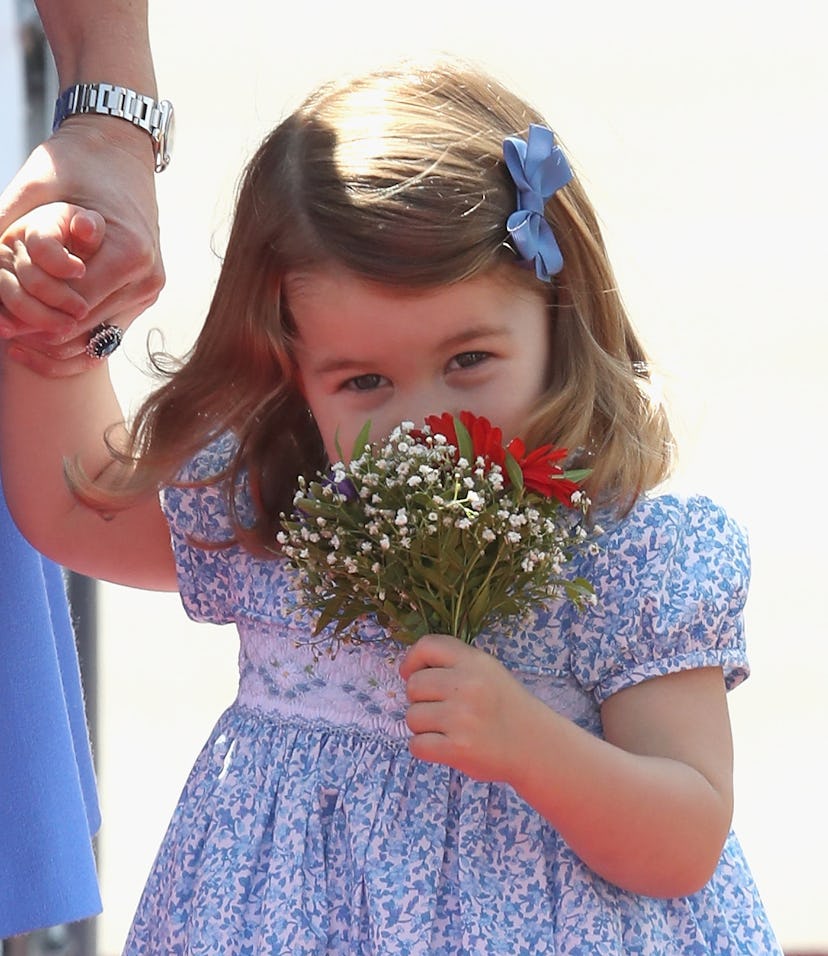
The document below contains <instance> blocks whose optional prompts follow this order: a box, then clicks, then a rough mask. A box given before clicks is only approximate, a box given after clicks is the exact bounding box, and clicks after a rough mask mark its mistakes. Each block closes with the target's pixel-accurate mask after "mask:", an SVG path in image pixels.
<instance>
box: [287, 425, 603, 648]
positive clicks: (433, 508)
mask: <svg viewBox="0 0 828 956" xmlns="http://www.w3.org/2000/svg"><path fill="white" fill-rule="evenodd" d="M463 414H464V415H466V414H468V413H463ZM472 418H473V416H472ZM450 419H451V417H450V416H435V417H434V418H430V419H429V420H428V421H427V422H426V423H425V425H424V426H423V427H422V428H415V426H414V424H413V423H412V422H403V423H402V424H401V425H400V426H398V427H397V428H395V429H394V430H393V432H392V433H391V435H390V436H389V437H388V439H386V440H385V441H384V442H383V443H382V444H381V446H375V445H370V444H367V442H366V441H365V440H364V439H365V437H366V436H367V435H368V429H367V426H366V428H365V429H363V432H362V433H361V434H360V439H359V440H358V442H356V443H355V448H354V451H353V453H352V455H351V458H350V460H349V462H348V465H347V466H345V465H343V463H342V462H336V463H334V465H333V466H332V468H331V470H330V472H329V473H328V475H327V476H322V475H320V476H318V478H317V479H315V480H310V481H309V480H307V479H306V478H305V477H304V476H301V477H300V478H299V480H298V490H297V492H296V495H295V496H294V508H295V513H294V514H293V516H292V517H290V518H287V517H285V516H284V515H283V516H282V529H281V530H280V531H279V532H278V534H277V535H276V541H277V543H278V544H279V545H280V546H281V550H282V553H283V554H284V555H285V556H286V558H287V559H288V560H289V561H290V562H291V563H292V564H294V566H295V567H296V568H297V569H298V572H299V573H298V575H297V586H298V587H300V588H301V589H302V592H303V593H304V596H305V599H304V601H303V602H301V603H303V604H304V605H305V606H309V607H312V608H315V609H316V610H317V611H319V619H318V623H317V630H316V633H322V631H323V629H324V628H325V626H326V625H328V624H332V625H333V626H334V629H335V632H334V640H336V639H337V636H338V635H341V634H342V635H347V636H348V637H352V636H354V635H355V634H356V633H358V632H356V631H354V628H358V627H359V626H360V625H359V621H360V619H361V618H362V617H364V616H365V615H370V614H376V615H378V617H379V619H380V622H381V623H383V624H385V623H386V622H387V623H388V626H389V628H390V635H391V636H396V637H399V639H401V640H406V641H410V640H412V639H415V638H416V637H417V636H419V635H420V634H423V633H426V632H429V631H436V632H442V633H450V634H456V635H457V636H458V637H461V638H462V639H463V640H472V639H473V638H474V636H475V635H476V634H477V633H478V632H479V631H480V630H481V629H482V628H484V627H491V626H492V625H493V624H495V623H497V622H498V621H500V620H501V619H503V618H504V617H507V616H509V615H511V614H518V615H520V614H524V613H525V612H526V610H527V608H528V607H530V606H531V605H532V604H534V603H537V602H539V601H548V600H551V599H556V598H559V597H560V596H561V595H562V594H564V593H565V594H566V596H567V597H568V598H570V599H571V600H573V601H576V603H578V604H579V606H582V607H585V606H587V605H588V600H587V599H589V600H590V601H591V600H592V598H593V595H592V592H591V589H590V588H589V585H588V584H587V582H585V581H582V580H580V579H575V580H567V579H565V578H564V577H563V569H564V568H565V566H566V563H567V562H568V561H569V558H570V557H571V555H572V553H573V552H574V550H575V549H576V548H578V547H581V546H582V545H583V544H584V543H586V545H587V547H586V548H584V550H585V552H586V553H588V554H591V553H593V552H594V551H595V550H597V545H596V544H595V543H594V541H593V540H592V536H590V534H589V533H588V532H587V531H586V529H585V527H584V522H582V521H581V520H580V519H579V515H578V514H574V513H572V512H570V511H567V510H566V505H565V504H564V503H561V502H559V501H558V500H557V498H555V497H554V496H553V494H552V492H543V493H542V492H541V491H538V490H534V491H531V490H528V489H526V488H524V487H522V485H521V484H520V483H518V485H517V486H515V485H513V481H516V480H517V479H516V471H515V468H517V469H518V470H519V471H520V470H521V469H522V468H523V467H524V466H523V464H521V461H523V458H522V456H523V455H524V451H523V446H522V445H521V446H520V449H519V450H518V451H517V452H516V455H517V456H518V457H516V458H512V459H511V461H510V460H509V457H508V455H509V454H511V453H510V452H508V450H507V449H505V448H504V447H503V446H502V445H498V442H499V441H500V439H499V438H496V437H495V436H494V432H492V431H491V426H490V425H489V423H488V422H485V420H484V419H478V420H477V422H478V423H481V424H479V425H476V430H475V431H474V434H475V435H476V436H478V437H476V438H474V439H472V438H471V435H472V432H471V431H467V432H465V433H464V431H463V429H464V428H465V425H464V424H463V418H462V416H461V418H460V419H459V420H458V419H453V422H454V423H455V424H454V425H453V426H452V427H451V428H448V427H447V425H446V422H447V421H448V420H450ZM487 429H489V430H488V431H487ZM499 434H500V433H499V432H498V433H497V435H498V436H499ZM480 435H483V436H484V437H483V439H482V444H481V445H479V446H478V445H477V442H478V439H479V437H480ZM509 447H510V448H511V445H510V446H509ZM544 451H545V449H538V450H537V451H536V452H533V453H532V455H531V456H530V457H531V469H532V471H531V476H532V480H533V481H536V482H537V481H540V482H541V487H543V485H542V482H543V481H544V480H545V479H544V478H543V475H542V472H541V471H539V470H538V469H539V467H540V466H539V464H538V463H539V462H540V463H541V465H542V463H543V462H544V461H545V459H544V458H543V453H544ZM526 460H527V461H528V460H529V459H526ZM549 460H550V461H555V460H557V458H554V457H550V459H549ZM507 465H508V468H507V467H506V466H507ZM558 471H559V472H560V469H558ZM520 474H522V471H520ZM520 474H518V476H517V477H518V478H519V477H520ZM528 474H529V473H528V472H527V478H526V481H527V483H528V481H529V477H528ZM564 477H565V476H564ZM572 486H573V481H572V480H568V484H567V485H566V486H565V488H566V491H564V489H563V488H562V487H560V486H558V489H557V490H559V491H561V495H560V498H561V499H563V498H564V497H565V495H566V494H568V493H569V489H570V488H571V487H572ZM557 490H556V492H555V493H557ZM546 494H549V495H550V497H545V495H546ZM571 501H572V504H573V506H575V509H576V510H577V512H579V513H580V515H581V516H582V515H584V514H586V509H587V506H588V499H587V498H586V496H585V495H583V493H582V492H580V491H575V492H572V499H571ZM599 533H600V532H599ZM392 542H393V543H392ZM481 594H484V595H485V597H486V601H485V602H482V601H481V600H480V595H481ZM357 639H358V638H357Z"/></svg>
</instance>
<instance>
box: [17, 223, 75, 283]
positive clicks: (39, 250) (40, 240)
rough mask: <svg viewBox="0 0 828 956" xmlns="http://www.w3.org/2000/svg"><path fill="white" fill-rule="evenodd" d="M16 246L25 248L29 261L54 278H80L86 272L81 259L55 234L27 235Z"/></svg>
mask: <svg viewBox="0 0 828 956" xmlns="http://www.w3.org/2000/svg"><path fill="white" fill-rule="evenodd" d="M16 246H17V248H20V247H21V246H22V247H23V248H25V249H27V250H28V258H29V259H30V261H31V262H32V263H34V264H35V265H36V266H37V267H38V268H39V269H42V270H43V271H44V272H47V273H48V274H49V275H50V276H53V277H54V278H55V279H65V280H69V279H80V278H82V277H83V275H84V273H85V272H86V266H85V265H84V262H83V259H80V258H79V257H78V256H76V255H74V254H73V253H72V252H70V251H69V249H67V248H66V246H65V245H64V244H63V243H62V242H61V241H60V239H58V238H57V237H55V236H45V235H41V234H36V235H27V236H26V239H25V242H24V243H21V242H18V243H17V244H16Z"/></svg>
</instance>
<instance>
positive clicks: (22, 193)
mask: <svg viewBox="0 0 828 956" xmlns="http://www.w3.org/2000/svg"><path fill="white" fill-rule="evenodd" d="M64 201H65V202H66V203H72V204H75V206H76V207H81V208H84V209H94V210H96V211H97V212H98V213H99V214H100V216H102V217H103V220H104V222H105V223H106V236H105V239H104V241H103V243H102V244H101V245H100V248H99V249H98V250H97V252H96V253H95V254H94V255H91V256H89V257H87V258H86V260H85V265H86V270H85V273H84V274H83V275H82V276H80V277H76V278H74V279H66V280H64V281H65V282H68V283H70V284H71V288H72V290H74V291H75V292H76V293H77V294H78V295H79V296H81V297H82V299H83V300H84V301H85V303H86V305H87V307H88V311H87V313H86V314H85V316H83V318H78V317H77V314H76V313H72V312H71V311H70V312H69V313H67V315H69V316H70V317H74V318H75V319H76V332H75V334H74V335H72V333H71V330H68V331H67V329H66V325H70V324H71V322H69V323H66V325H64V326H63V328H64V333H63V335H62V336H60V338H61V341H60V343H59V344H55V342H54V341H50V340H49V336H50V335H54V333H55V329H54V327H52V326H51V325H48V326H47V327H46V329H45V330H44V329H40V331H41V332H43V336H42V338H39V339H38V338H35V337H33V336H32V337H29V336H28V335H25V334H24V333H25V332H26V331H27V323H26V322H24V321H22V320H21V319H20V318H18V317H16V316H15V315H13V314H12V313H9V312H8V311H7V310H4V308H3V305H2V303H0V321H2V322H4V323H5V327H6V332H5V335H4V336H3V337H5V338H11V337H17V338H16V345H15V346H14V347H13V348H12V349H11V350H9V357H10V358H12V359H15V360H16V361H19V362H21V363H22V364H25V365H27V366H28V367H29V368H31V369H32V371H34V372H36V373H37V374H39V375H41V376H47V377H50V378H51V377H65V376H70V375H75V374H77V373H78V372H85V371H88V370H89V369H90V368H91V367H94V365H95V364H100V362H99V360H97V359H93V358H90V357H89V356H88V355H86V354H85V352H84V349H85V348H86V345H87V343H88V341H89V333H90V331H91V330H92V329H93V328H94V327H95V326H97V325H99V324H100V323H102V322H108V323H111V324H114V325H117V326H118V327H119V328H121V329H122V330H123V331H126V330H127V329H128V328H129V326H130V324H131V322H132V321H133V320H134V319H135V318H136V317H137V316H139V315H140V314H141V313H142V312H143V311H144V310H145V309H146V308H147V307H148V306H150V305H152V303H153V302H155V300H156V299H157V298H158V294H159V292H160V291H161V288H162V287H163V285H164V266H163V262H162V259H161V247H160V236H159V230H158V207H157V202H156V196H155V173H154V172H153V162H152V150H151V148H150V142H149V137H148V136H147V135H146V134H145V133H144V132H143V131H142V130H138V129H136V128H135V127H133V126H132V125H131V124H129V123H124V122H123V121H121V120H118V119H107V118H106V117H100V116H73V117H72V118H71V120H68V121H67V122H66V123H64V124H63V126H61V127H60V129H59V130H57V132H56V133H54V134H53V135H52V136H50V137H49V139H48V140H46V141H45V142H44V143H41V144H40V145H39V146H37V147H36V148H35V149H34V151H33V152H32V154H31V155H30V156H29V158H28V159H27V160H26V162H25V163H24V164H23V166H22V167H21V168H20V170H19V171H18V173H17V175H16V176H15V177H14V179H13V180H12V181H11V182H10V183H9V184H8V186H7V187H6V188H5V189H4V190H3V191H2V193H0V235H2V234H4V233H6V232H9V231H11V230H13V229H14V228H15V225H16V224H17V223H19V222H20V221H21V220H22V219H23V217H24V216H28V214H29V213H30V212H32V211H33V210H35V209H41V208H45V207H47V206H48V207H54V206H55V205H56V204H58V202H64ZM53 225H54V223H53ZM60 228H62V227H60ZM74 238H76V239H77V238H78V236H77V235H75V237H74ZM6 248H8V247H6ZM70 248H71V247H70ZM72 251H74V252H75V253H76V254H79V255H80V258H84V253H83V252H79V250H78V249H77V248H75V249H73V250H72ZM58 278H59V277H58ZM35 298H37V296H35ZM47 304H48V305H49V306H50V307H51V308H54V306H53V305H52V304H51V303H47ZM58 311H60V309H59V310H58ZM30 318H31V317H30ZM28 331H33V328H32V324H31V321H30V322H29V324H28ZM0 334H2V333H0ZM67 336H68V339H67ZM18 346H20V348H19V349H18Z"/></svg>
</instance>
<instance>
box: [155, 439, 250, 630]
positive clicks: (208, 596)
mask: <svg viewBox="0 0 828 956" xmlns="http://www.w3.org/2000/svg"><path fill="white" fill-rule="evenodd" d="M234 451H235V438H234V437H233V436H232V435H229V434H226V435H223V436H221V437H220V438H218V439H216V440H215V441H214V442H212V443H211V444H210V445H208V446H207V447H206V448H205V449H204V450H203V451H201V452H199V454H198V455H197V456H196V457H195V458H193V459H192V460H191V461H190V462H188V463H187V465H185V466H184V468H183V469H182V471H181V473H180V474H179V476H178V478H179V482H180V484H178V483H177V484H175V485H169V486H167V487H165V488H164V489H163V490H162V492H161V506H162V508H163V510H164V514H165V515H166V517H167V521H168V523H169V526H170V533H171V540H172V546H173V552H174V555H175V564H176V570H177V572H178V588H179V592H180V594H181V601H182V603H183V605H184V609H185V611H186V612H187V614H188V615H189V616H190V617H191V618H193V620H196V621H206V622H209V623H212V624H227V623H229V622H231V621H233V620H235V607H236V595H235V593H234V591H235V588H234V575H233V573H232V562H233V560H234V557H237V556H238V551H239V548H238V546H236V545H229V546H228V547H226V548H221V547H218V548H216V547H209V548H205V547H199V546H198V542H199V541H204V542H210V543H211V544H216V543H220V542H222V541H228V540H231V539H232V537H233V530H232V524H231V521H230V515H229V513H228V507H227V500H226V489H225V486H224V485H223V484H222V483H217V484H214V485H199V484H195V485H193V484H190V483H192V482H199V481H203V480H205V479H207V478H210V477H212V476H214V475H217V474H220V473H221V472H222V471H224V470H225V469H226V468H227V466H228V465H229V464H230V461H231V459H232V456H233V453H234Z"/></svg>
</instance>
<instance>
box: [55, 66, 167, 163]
mask: <svg viewBox="0 0 828 956" xmlns="http://www.w3.org/2000/svg"><path fill="white" fill-rule="evenodd" d="M79 113H99V114H101V115H103V116H117V117H118V118H119V119H124V120H127V121H128V122H130V123H132V124H133V125H135V126H138V127H140V128H141V129H142V130H144V132H146V133H149V135H150V138H151V139H152V150H153V153H154V154H155V171H156V172H157V173H161V172H163V171H164V170H165V169H166V168H167V166H169V164H170V157H171V154H172V139H173V130H174V114H173V106H172V103H170V101H169V100H160V101H158V100H154V99H153V98H152V97H151V96H146V95H145V94H144V93H136V92H135V90H130V89H127V87H125V86H113V85H112V84H111V83H78V84H76V85H75V86H70V87H69V88H68V89H65V90H64V91H63V92H62V93H61V94H60V96H59V97H58V99H57V102H56V103H55V118H54V122H53V123H52V132H54V131H55V130H56V129H57V128H58V126H60V124H61V123H62V122H63V121H64V120H65V119H66V118H67V117H69V116H77V115H78V114H79Z"/></svg>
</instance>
